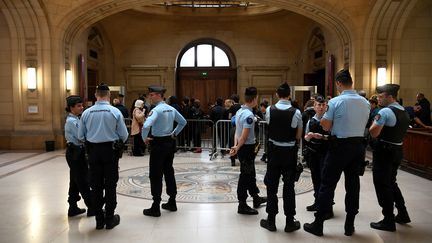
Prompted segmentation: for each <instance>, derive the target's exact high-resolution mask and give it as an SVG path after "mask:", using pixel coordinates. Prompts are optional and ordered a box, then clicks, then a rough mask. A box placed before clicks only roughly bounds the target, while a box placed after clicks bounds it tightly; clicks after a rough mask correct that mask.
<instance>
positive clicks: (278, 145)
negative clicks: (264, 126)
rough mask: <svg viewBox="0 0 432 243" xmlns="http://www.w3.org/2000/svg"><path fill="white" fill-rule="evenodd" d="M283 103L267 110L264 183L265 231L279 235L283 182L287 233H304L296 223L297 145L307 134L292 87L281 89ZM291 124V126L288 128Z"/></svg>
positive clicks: (278, 93)
mask: <svg viewBox="0 0 432 243" xmlns="http://www.w3.org/2000/svg"><path fill="white" fill-rule="evenodd" d="M276 94H277V97H278V98H279V101H278V102H277V103H276V104H275V105H272V106H270V107H268V108H267V112H266V120H267V122H268V141H269V142H268V149H267V151H268V159H269V161H268V163H267V173H266V175H265V179H264V182H265V184H266V186H267V197H268V199H267V208H266V211H267V213H268V216H267V219H262V220H261V222H260V225H261V227H263V228H266V229H268V230H269V231H276V223H275V221H276V214H277V213H278V198H277V192H278V188H279V180H280V177H281V175H282V180H283V183H284V185H283V205H284V213H285V216H286V224H285V232H293V231H295V230H298V229H300V222H299V221H297V220H295V219H294V216H295V214H296V211H295V208H296V203H295V191H294V182H295V174H296V168H297V151H298V147H297V145H296V143H297V141H298V140H299V139H300V138H301V135H302V132H303V122H302V117H301V113H300V110H298V109H296V108H294V107H293V106H292V105H291V102H290V101H289V98H290V95H291V91H290V87H289V85H288V83H286V82H285V83H283V84H282V85H280V86H279V88H278V89H277V92H276ZM288 124H289V125H288Z"/></svg>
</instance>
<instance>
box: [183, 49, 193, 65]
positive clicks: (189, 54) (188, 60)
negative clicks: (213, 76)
mask: <svg viewBox="0 0 432 243" xmlns="http://www.w3.org/2000/svg"><path fill="white" fill-rule="evenodd" d="M194 66H195V48H194V47H191V48H190V49H189V50H187V51H186V52H185V53H184V54H183V56H182V58H181V60H180V67H194Z"/></svg>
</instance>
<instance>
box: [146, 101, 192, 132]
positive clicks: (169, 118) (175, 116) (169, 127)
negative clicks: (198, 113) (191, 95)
mask: <svg viewBox="0 0 432 243" xmlns="http://www.w3.org/2000/svg"><path fill="white" fill-rule="evenodd" d="M174 121H175V122H177V126H176V127H175V129H174V131H173V126H174ZM186 123H187V122H186V120H185V119H184V117H183V116H182V115H181V114H180V113H179V112H178V111H177V110H176V109H175V108H174V107H172V106H170V105H167V104H166V103H165V102H164V101H161V102H159V103H158V104H157V105H156V107H155V108H153V110H151V112H150V114H149V116H148V117H147V119H146V120H145V122H144V125H143V128H142V132H141V136H142V138H143V140H144V139H146V138H147V136H148V133H149V131H150V127H151V128H152V135H153V136H154V137H166V136H171V135H173V134H174V135H175V136H177V135H178V134H179V133H180V132H181V130H182V129H183V128H184V127H185V126H186Z"/></svg>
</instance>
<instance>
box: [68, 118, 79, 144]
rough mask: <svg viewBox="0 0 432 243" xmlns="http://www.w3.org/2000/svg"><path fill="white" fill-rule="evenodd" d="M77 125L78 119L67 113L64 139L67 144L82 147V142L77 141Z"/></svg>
mask: <svg viewBox="0 0 432 243" xmlns="http://www.w3.org/2000/svg"><path fill="white" fill-rule="evenodd" d="M79 124H80V120H79V118H78V117H77V116H75V115H74V114H72V113H69V114H68V116H67V117H66V123H65V138H66V142H67V143H73V144H75V145H77V146H79V145H82V142H80V141H79V139H78V128H79Z"/></svg>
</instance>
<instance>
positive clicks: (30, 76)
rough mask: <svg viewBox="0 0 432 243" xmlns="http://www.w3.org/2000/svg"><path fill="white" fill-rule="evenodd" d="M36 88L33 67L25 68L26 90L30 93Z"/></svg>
mask: <svg viewBox="0 0 432 243" xmlns="http://www.w3.org/2000/svg"><path fill="white" fill-rule="evenodd" d="M36 87H37V74H36V68H35V67H27V89H28V90H30V91H31V92H33V91H35V90H36Z"/></svg>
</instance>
